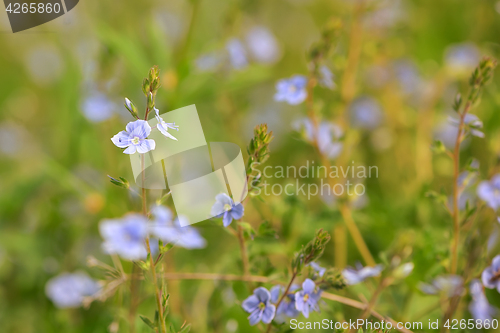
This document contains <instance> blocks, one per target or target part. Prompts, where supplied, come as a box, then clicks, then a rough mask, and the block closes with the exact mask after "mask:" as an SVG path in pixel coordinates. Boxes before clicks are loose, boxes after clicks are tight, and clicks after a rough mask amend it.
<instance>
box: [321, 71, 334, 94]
mask: <svg viewBox="0 0 500 333" xmlns="http://www.w3.org/2000/svg"><path fill="white" fill-rule="evenodd" d="M333 77H334V76H333V73H332V71H331V70H330V68H328V67H327V66H325V65H323V66H321V67H320V68H319V79H318V83H319V84H320V86H323V87H325V88H328V89H332V90H333V89H334V88H335V83H334V82H333Z"/></svg>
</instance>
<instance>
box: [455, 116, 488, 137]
mask: <svg viewBox="0 0 500 333" xmlns="http://www.w3.org/2000/svg"><path fill="white" fill-rule="evenodd" d="M448 121H449V122H450V123H451V124H452V125H453V126H455V127H456V128H457V132H458V127H459V125H460V121H459V119H457V118H456V117H449V118H448ZM464 125H465V127H466V129H468V130H469V131H470V134H472V135H473V136H477V137H478V138H484V133H483V132H481V130H482V129H483V122H482V121H481V120H480V119H479V118H478V116H476V115H475V114H472V113H467V114H466V115H465V117H464Z"/></svg>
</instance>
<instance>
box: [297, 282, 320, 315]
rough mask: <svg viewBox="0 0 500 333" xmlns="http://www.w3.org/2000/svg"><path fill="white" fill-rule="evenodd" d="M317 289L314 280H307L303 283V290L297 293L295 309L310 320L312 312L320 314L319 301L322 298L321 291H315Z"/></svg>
mask: <svg viewBox="0 0 500 333" xmlns="http://www.w3.org/2000/svg"><path fill="white" fill-rule="evenodd" d="M315 289H316V285H315V284H314V282H313V280H311V279H306V280H305V281H304V283H302V290H301V291H298V292H297V293H295V308H296V309H297V310H298V311H300V312H302V314H303V315H304V317H306V318H309V312H311V310H314V311H316V312H319V305H318V301H319V299H320V298H321V290H318V291H315Z"/></svg>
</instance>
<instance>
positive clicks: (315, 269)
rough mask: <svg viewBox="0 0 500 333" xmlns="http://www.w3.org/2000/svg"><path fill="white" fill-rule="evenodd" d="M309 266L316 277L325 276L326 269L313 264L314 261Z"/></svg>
mask: <svg viewBox="0 0 500 333" xmlns="http://www.w3.org/2000/svg"><path fill="white" fill-rule="evenodd" d="M309 266H311V267H312V269H314V271H315V272H316V273H318V275H319V276H320V277H323V275H325V272H326V268H324V267H321V266H320V265H318V264H317V263H315V262H314V261H313V262H311V263H310V264H309Z"/></svg>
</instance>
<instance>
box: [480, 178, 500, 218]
mask: <svg viewBox="0 0 500 333" xmlns="http://www.w3.org/2000/svg"><path fill="white" fill-rule="evenodd" d="M477 195H478V196H479V198H481V200H483V201H485V202H486V203H487V204H488V206H490V207H491V208H493V209H494V210H497V209H498V207H500V174H498V175H495V176H493V178H491V180H490V181H482V182H481V183H479V186H478V187H477Z"/></svg>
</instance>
